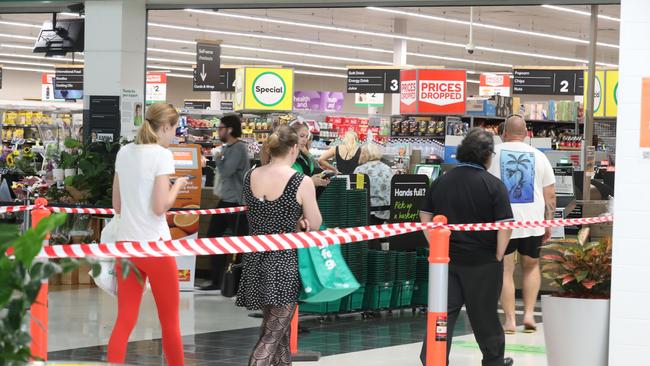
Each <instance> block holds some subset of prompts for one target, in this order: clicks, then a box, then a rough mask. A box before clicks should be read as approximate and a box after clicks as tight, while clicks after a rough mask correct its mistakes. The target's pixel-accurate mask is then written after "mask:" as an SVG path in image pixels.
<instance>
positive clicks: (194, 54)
mask: <svg viewBox="0 0 650 366" xmlns="http://www.w3.org/2000/svg"><path fill="white" fill-rule="evenodd" d="M147 51H151V52H162V53H171V54H174V55H184V56H192V57H196V52H188V51H176V50H168V49H164V48H153V47H147ZM195 63H196V62H195Z"/></svg>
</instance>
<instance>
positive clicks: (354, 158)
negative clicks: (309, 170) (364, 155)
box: [318, 131, 361, 175]
mask: <svg viewBox="0 0 650 366" xmlns="http://www.w3.org/2000/svg"><path fill="white" fill-rule="evenodd" d="M332 158H335V159H336V167H334V166H333V165H331V164H330V163H329V162H328V161H329V160H330V159H332ZM360 158H361V149H360V148H359V146H358V138H357V134H356V133H354V132H352V131H348V132H346V133H345V136H344V137H343V144H341V145H339V146H336V147H332V148H330V149H329V150H327V151H326V152H325V153H324V154H323V155H321V156H320V158H319V159H318V163H319V164H320V165H321V166H322V167H324V168H326V169H329V170H332V171H335V172H338V173H339V174H345V175H349V174H354V170H355V169H356V168H357V167H358V166H359V159H360Z"/></svg>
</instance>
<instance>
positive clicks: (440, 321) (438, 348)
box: [426, 216, 451, 366]
mask: <svg viewBox="0 0 650 366" xmlns="http://www.w3.org/2000/svg"><path fill="white" fill-rule="evenodd" d="M433 222H434V223H438V224H447V218H446V217H444V216H436V217H434V218H433ZM450 236H451V231H449V229H444V228H438V229H433V230H430V231H429V311H428V313H427V345H426V346H427V348H426V350H427V359H426V366H446V365H447V287H448V284H449V237H450Z"/></svg>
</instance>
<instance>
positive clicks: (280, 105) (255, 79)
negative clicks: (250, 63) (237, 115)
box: [235, 67, 293, 111]
mask: <svg viewBox="0 0 650 366" xmlns="http://www.w3.org/2000/svg"><path fill="white" fill-rule="evenodd" d="M235 83H236V85H235V110H249V111H292V110H293V69H281V68H261V67H245V68H240V69H237V77H236V82H235Z"/></svg>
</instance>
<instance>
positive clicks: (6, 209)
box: [0, 205, 246, 215]
mask: <svg viewBox="0 0 650 366" xmlns="http://www.w3.org/2000/svg"><path fill="white" fill-rule="evenodd" d="M42 208H45V209H47V210H49V211H51V212H55V213H68V214H81V215H115V210H114V209H112V208H78V207H49V206H48V207H43V206H38V205H31V206H0V214H3V213H14V212H23V211H31V210H35V209H42ZM244 211H246V207H245V206H240V207H226V208H212V209H199V210H178V211H168V212H167V215H222V214H232V213H237V212H244Z"/></svg>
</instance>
